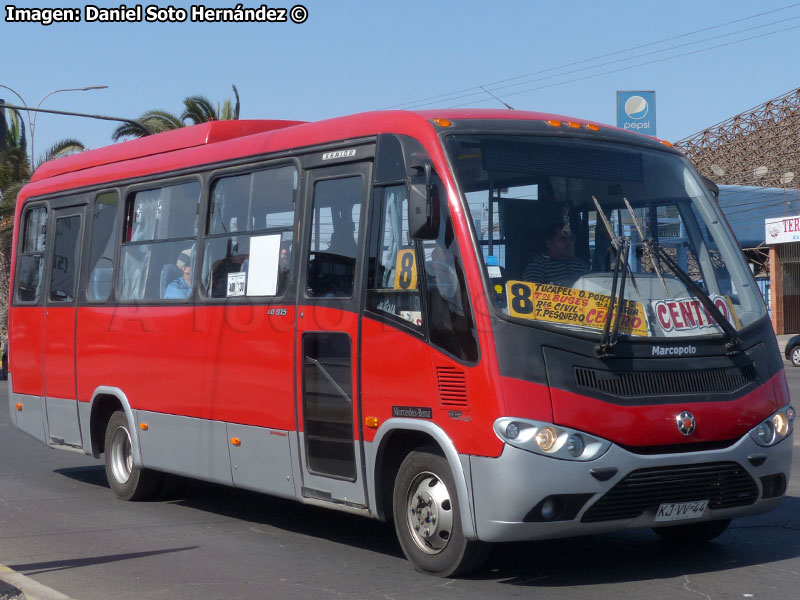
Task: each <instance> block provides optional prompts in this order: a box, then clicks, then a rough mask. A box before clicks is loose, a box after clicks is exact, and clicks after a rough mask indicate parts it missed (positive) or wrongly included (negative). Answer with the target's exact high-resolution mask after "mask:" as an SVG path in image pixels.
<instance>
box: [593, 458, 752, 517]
mask: <svg viewBox="0 0 800 600" xmlns="http://www.w3.org/2000/svg"><path fill="white" fill-rule="evenodd" d="M757 498H758V488H757V487H756V483H755V481H753V478H752V477H750V475H749V474H748V473H747V471H745V470H744V468H742V466H741V465H739V464H737V463H735V462H719V463H711V464H702V465H680V466H675V467H654V468H650V469H639V470H637V471H633V472H632V473H630V474H629V475H628V476H627V477H625V479H623V480H622V481H620V482H619V483H618V484H617V485H615V486H614V487H613V488H611V490H610V491H609V492H608V493H606V494H605V495H604V496H603V497H602V498H600V500H598V501H597V502H595V503H594V505H593V506H591V507H590V508H589V510H587V511H586V513H584V515H583V518H582V519H581V521H582V522H583V523H596V522H598V521H614V520H616V519H633V518H636V517H638V516H639V515H641V514H643V513H644V512H645V511H646V510H655V509H656V508H658V506H659V505H660V504H663V503H665V502H691V501H693V500H708V501H709V503H708V506H709V508H711V509H715V508H731V507H734V506H747V505H749V504H753V503H754V502H755V501H756V500H757Z"/></svg>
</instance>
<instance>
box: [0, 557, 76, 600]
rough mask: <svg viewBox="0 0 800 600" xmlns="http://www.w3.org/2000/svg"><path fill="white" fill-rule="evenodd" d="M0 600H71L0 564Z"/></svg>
mask: <svg viewBox="0 0 800 600" xmlns="http://www.w3.org/2000/svg"><path fill="white" fill-rule="evenodd" d="M0 600H72V599H71V598H70V597H69V596H65V595H64V594H62V593H61V592H57V591H56V590H54V589H53V588H50V587H47V586H46V585H43V584H41V583H39V582H38V581H36V580H35V579H31V578H30V577H28V576H27V575H23V574H22V573H17V572H16V571H15V570H14V569H11V568H9V567H6V566H5V565H2V564H0Z"/></svg>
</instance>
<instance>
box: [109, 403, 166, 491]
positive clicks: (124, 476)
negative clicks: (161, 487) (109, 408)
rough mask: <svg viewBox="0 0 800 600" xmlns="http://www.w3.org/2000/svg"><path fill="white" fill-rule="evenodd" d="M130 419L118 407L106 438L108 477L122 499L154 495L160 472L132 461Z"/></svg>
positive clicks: (110, 420) (112, 416)
mask: <svg viewBox="0 0 800 600" xmlns="http://www.w3.org/2000/svg"><path fill="white" fill-rule="evenodd" d="M131 439H132V438H131V432H130V430H129V425H128V419H127V418H126V417H125V413H124V412H123V411H121V410H118V411H117V412H115V413H114V414H113V415H111V418H110V419H109V421H108V426H107V427H106V438H105V458H106V477H107V478H108V484H109V485H110V486H111V489H112V490H113V491H114V493H115V494H116V495H117V497H118V498H120V499H122V500H144V499H146V498H149V497H150V496H152V495H153V494H154V493H155V491H156V488H157V487H158V484H159V481H160V479H161V477H160V474H159V473H157V472H155V471H150V470H149V469H143V468H141V467H137V466H135V465H134V464H133V446H132V442H131Z"/></svg>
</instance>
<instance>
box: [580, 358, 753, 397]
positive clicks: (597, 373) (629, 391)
mask: <svg viewBox="0 0 800 600" xmlns="http://www.w3.org/2000/svg"><path fill="white" fill-rule="evenodd" d="M756 381H757V375H756V369H755V367H754V366H753V365H752V364H748V365H745V366H743V367H731V368H727V369H701V370H696V371H663V372H659V371H638V372H629V373H619V372H613V371H601V370H597V369H587V368H585V367H575V382H576V383H577V384H578V385H579V386H580V387H582V388H587V389H590V390H596V391H598V392H603V393H605V394H609V395H611V396H619V397H621V398H632V397H637V396H672V395H677V394H717V393H720V394H721V393H731V392H736V391H738V390H741V389H743V388H745V387H747V386H748V385H750V384H752V383H755V382H756Z"/></svg>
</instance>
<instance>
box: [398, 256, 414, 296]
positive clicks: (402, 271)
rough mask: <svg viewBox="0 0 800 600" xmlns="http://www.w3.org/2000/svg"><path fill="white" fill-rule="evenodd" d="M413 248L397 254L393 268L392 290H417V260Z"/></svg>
mask: <svg viewBox="0 0 800 600" xmlns="http://www.w3.org/2000/svg"><path fill="white" fill-rule="evenodd" d="M416 256H417V255H416V252H414V249H413V248H407V249H405V250H400V251H398V252H397V261H396V263H395V268H394V289H396V290H416V289H417V258H416Z"/></svg>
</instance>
